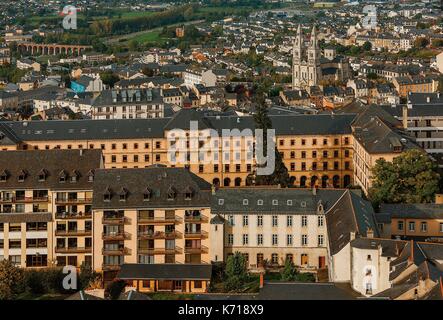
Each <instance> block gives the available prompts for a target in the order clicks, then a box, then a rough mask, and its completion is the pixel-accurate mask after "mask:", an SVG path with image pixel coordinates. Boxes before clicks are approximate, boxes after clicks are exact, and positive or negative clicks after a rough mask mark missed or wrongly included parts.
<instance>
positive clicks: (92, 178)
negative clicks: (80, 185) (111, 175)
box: [88, 170, 94, 182]
mask: <svg viewBox="0 0 443 320" xmlns="http://www.w3.org/2000/svg"><path fill="white" fill-rule="evenodd" d="M88 182H94V171H92V170H91V171H89V172H88Z"/></svg>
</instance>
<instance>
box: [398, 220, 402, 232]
mask: <svg viewBox="0 0 443 320" xmlns="http://www.w3.org/2000/svg"><path fill="white" fill-rule="evenodd" d="M397 229H398V230H399V231H402V230H403V221H398V223H397Z"/></svg>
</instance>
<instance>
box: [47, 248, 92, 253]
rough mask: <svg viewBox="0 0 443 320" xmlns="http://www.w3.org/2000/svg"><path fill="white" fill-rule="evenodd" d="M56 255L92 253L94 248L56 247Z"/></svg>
mask: <svg viewBox="0 0 443 320" xmlns="http://www.w3.org/2000/svg"><path fill="white" fill-rule="evenodd" d="M55 253H92V247H61V248H60V247H56V248H55Z"/></svg>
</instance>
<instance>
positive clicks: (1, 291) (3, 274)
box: [0, 260, 24, 300]
mask: <svg viewBox="0 0 443 320" xmlns="http://www.w3.org/2000/svg"><path fill="white" fill-rule="evenodd" d="M23 280H24V277H23V270H21V269H20V268H18V267H16V266H15V265H14V264H13V263H12V262H11V261H9V260H3V261H0V300H11V299H13V298H14V297H15V296H16V295H17V294H19V293H21V292H22V290H23V287H24V286H23Z"/></svg>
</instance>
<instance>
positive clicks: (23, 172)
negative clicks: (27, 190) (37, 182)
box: [18, 170, 26, 182]
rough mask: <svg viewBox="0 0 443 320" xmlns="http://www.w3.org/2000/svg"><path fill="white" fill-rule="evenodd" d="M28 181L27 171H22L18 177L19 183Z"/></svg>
mask: <svg viewBox="0 0 443 320" xmlns="http://www.w3.org/2000/svg"><path fill="white" fill-rule="evenodd" d="M25 179H26V172H25V171H23V170H22V171H20V173H19V175H18V182H23V181H25Z"/></svg>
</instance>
